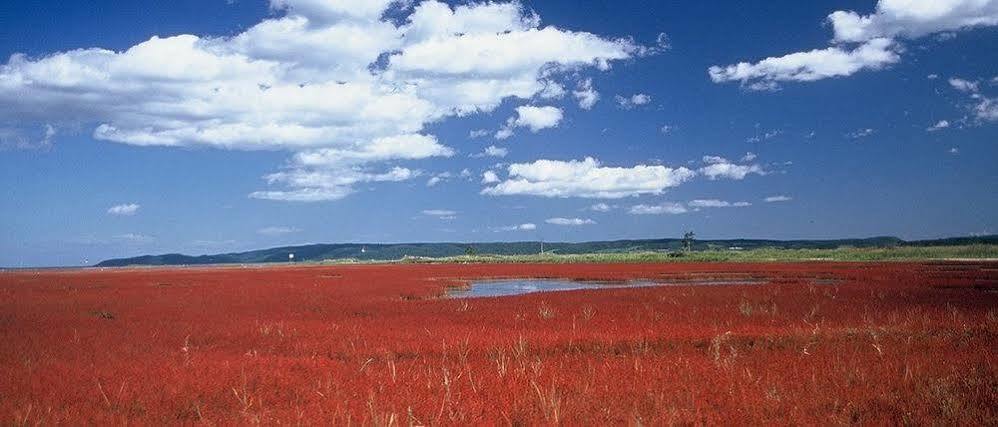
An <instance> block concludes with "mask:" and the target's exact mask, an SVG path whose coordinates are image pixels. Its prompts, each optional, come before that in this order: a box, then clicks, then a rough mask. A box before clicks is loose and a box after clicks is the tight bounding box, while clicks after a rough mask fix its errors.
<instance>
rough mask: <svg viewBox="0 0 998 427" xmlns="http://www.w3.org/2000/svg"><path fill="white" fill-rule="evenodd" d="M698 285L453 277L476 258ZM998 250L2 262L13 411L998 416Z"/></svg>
mask: <svg viewBox="0 0 998 427" xmlns="http://www.w3.org/2000/svg"><path fill="white" fill-rule="evenodd" d="M503 277H564V278H571V279H596V280H622V279H634V278H640V279H648V280H669V281H672V282H675V283H680V284H681V283H682V282H683V280H684V279H694V278H699V279H704V278H708V279H713V278H732V277H735V278H742V279H757V280H760V281H761V282H760V283H756V284H750V285H714V286H697V285H696V284H695V283H693V282H690V283H688V284H687V285H675V286H661V287H646V288H626V289H600V290H580V291H570V292H555V293H536V294H529V295H521V296H514V297H499V298H472V299H455V298H448V297H446V292H447V290H448V288H450V287H460V286H466V283H467V282H466V281H467V280H469V279H474V278H503ZM996 309H998V264H996V263H989V262H981V263H882V264H874V263H791V264H776V263H771V264H720V263H718V264H678V263H676V264H673V263H668V264H609V265H595V264H575V265H478V264H474V265H459V264H440V265H405V264H398V265H352V266H350V265H348V266H298V267H266V268H264V267H259V268H258V267H246V268H240V267H217V268H200V269H186V268H165V269H146V268H140V269H108V270H105V271H99V270H94V269H88V270H48V271H14V272H4V273H0V343H2V345H0V423H2V424H5V425H35V424H70V425H79V424H200V423H204V424H255V423H262V424H311V425H329V424H337V425H342V424H362V425H393V424H394V425H403V424H422V425H431V424H483V423H484V424H605V423H611V424H674V423H682V424H686V423H713V424H742V423H745V424H763V423H779V424H854V423H870V424H902V423H903V424H990V425H995V424H996V423H998V372H996V354H995V353H996V349H998V339H996V333H998V311H996Z"/></svg>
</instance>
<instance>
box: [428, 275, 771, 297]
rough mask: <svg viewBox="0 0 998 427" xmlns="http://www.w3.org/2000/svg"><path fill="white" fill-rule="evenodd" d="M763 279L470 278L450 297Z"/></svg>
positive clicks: (741, 282) (744, 282)
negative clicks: (590, 280) (596, 279)
mask: <svg viewBox="0 0 998 427" xmlns="http://www.w3.org/2000/svg"><path fill="white" fill-rule="evenodd" d="M766 282H767V280H765V279H749V278H746V279H737V280H730V279H728V280H725V279H712V278H700V279H687V280H663V281H650V280H631V281H626V282H610V283H607V282H581V281H574V280H568V279H501V280H479V281H473V282H471V284H470V287H468V288H466V289H453V290H451V291H450V292H448V294H447V295H448V296H449V297H450V298H482V297H504V296H512V295H523V294H531V293H535V292H558V291H574V290H579V289H620V288H643V287H649V286H719V285H759V284H764V283H766Z"/></svg>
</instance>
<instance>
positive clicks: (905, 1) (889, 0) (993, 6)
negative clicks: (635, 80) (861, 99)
mask: <svg viewBox="0 0 998 427" xmlns="http://www.w3.org/2000/svg"><path fill="white" fill-rule="evenodd" d="M827 22H828V23H830V24H831V27H832V31H833V40H832V42H833V45H832V46H830V47H828V48H825V49H815V50H811V51H807V52H796V53H791V54H788V55H784V56H779V57H770V58H766V59H763V60H761V61H758V62H755V63H752V62H741V63H738V64H735V65H728V66H713V67H710V68H709V69H708V73H709V75H710V78H711V79H712V80H713V81H714V82H716V83H723V82H731V81H738V82H741V84H742V86H743V87H746V88H748V89H753V90H773V89H777V88H778V87H779V83H780V82H786V81H815V80H820V79H825V78H830V77H842V76H849V75H852V74H855V73H856V72H859V71H861V70H879V69H882V68H885V67H886V66H889V65H891V64H894V63H897V62H898V61H900V59H901V54H902V53H903V48H902V47H901V45H900V40H902V39H914V38H919V37H923V36H926V35H930V34H936V33H942V32H952V31H959V30H965V29H970V28H975V27H985V26H994V25H998V0H880V1H878V2H877V6H876V9H875V10H874V12H873V13H871V14H868V15H862V14H860V13H857V12H855V11H845V10H838V11H834V12H832V13H831V14H829V15H828V18H827Z"/></svg>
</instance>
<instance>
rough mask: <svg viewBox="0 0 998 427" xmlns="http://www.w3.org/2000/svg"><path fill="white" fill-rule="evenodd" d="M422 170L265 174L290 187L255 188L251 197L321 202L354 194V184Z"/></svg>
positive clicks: (272, 181)
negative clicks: (268, 189) (256, 189)
mask: <svg viewBox="0 0 998 427" xmlns="http://www.w3.org/2000/svg"><path fill="white" fill-rule="evenodd" d="M421 174H422V172H420V171H414V170H411V169H408V168H403V167H398V166H396V167H394V168H392V169H391V170H388V171H387V172H381V173H376V172H366V171H362V170H357V169H334V170H301V169H299V170H291V171H287V172H277V173H272V174H270V175H267V176H265V177H264V178H265V179H266V180H267V182H268V183H270V184H283V185H285V186H287V187H290V189H288V190H276V191H255V192H253V193H250V197H252V198H255V199H263V200H280V201H287V202H319V201H327V200H339V199H342V198H344V197H346V196H349V195H350V194H352V193H353V192H354V191H355V190H354V188H353V186H354V184H358V183H365V182H399V181H406V180H409V179H412V178H415V177H417V176H420V175H421Z"/></svg>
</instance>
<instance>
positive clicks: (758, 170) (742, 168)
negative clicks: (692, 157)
mask: <svg viewBox="0 0 998 427" xmlns="http://www.w3.org/2000/svg"><path fill="white" fill-rule="evenodd" d="M753 158H754V157H753ZM702 160H703V162H704V163H705V164H706V165H705V166H703V167H701V168H700V169H699V172H700V174H702V175H703V176H706V177H707V178H708V179H710V180H717V179H721V178H727V179H734V180H742V179H745V177H746V176H748V175H750V174H756V175H765V174H766V171H765V170H764V169H763V168H762V166H759V165H757V164H741V165H740V164H736V163H733V162H731V161H730V160H728V159H726V158H724V157H720V156H703V159H702Z"/></svg>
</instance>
